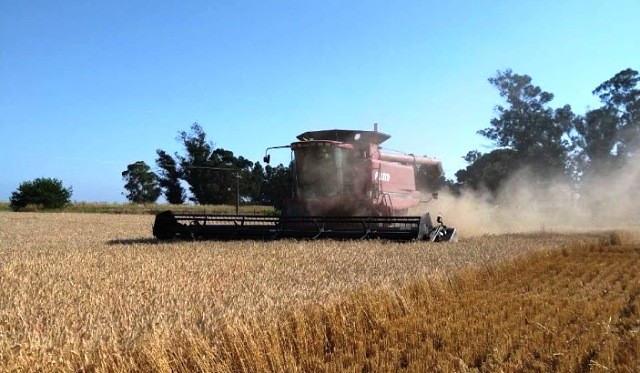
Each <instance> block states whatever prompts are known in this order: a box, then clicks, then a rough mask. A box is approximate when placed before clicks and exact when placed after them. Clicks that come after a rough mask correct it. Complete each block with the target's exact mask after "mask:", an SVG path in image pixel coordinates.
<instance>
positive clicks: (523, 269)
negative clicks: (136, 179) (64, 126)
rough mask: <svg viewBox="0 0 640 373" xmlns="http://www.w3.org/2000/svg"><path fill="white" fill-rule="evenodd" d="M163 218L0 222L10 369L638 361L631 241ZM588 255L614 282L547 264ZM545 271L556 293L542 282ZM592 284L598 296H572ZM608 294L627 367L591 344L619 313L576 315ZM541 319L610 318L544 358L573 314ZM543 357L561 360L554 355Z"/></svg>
mask: <svg viewBox="0 0 640 373" xmlns="http://www.w3.org/2000/svg"><path fill="white" fill-rule="evenodd" d="M152 221H153V217H151V216H145V215H104V214H77V213H59V214H41V213H11V212H0V258H1V262H0V370H1V371H12V370H15V371H23V370H27V371H29V370H31V371H121V370H130V371H150V370H152V371H171V370H174V371H175V370H177V371H194V370H195V371H283V370H284V371H339V370H348V371H388V370H399V369H408V370H414V371H421V370H424V369H426V368H434V369H435V370H440V371H461V370H465V369H474V368H477V369H480V370H489V371H493V370H495V369H498V370H500V369H503V368H504V369H507V370H513V369H515V370H519V369H527V368H529V369H537V370H541V371H544V370H548V369H547V368H554V367H555V368H557V369H563V368H567V369H568V368H571V369H575V368H576V367H577V368H580V369H582V368H585V367H586V368H594V367H598V366H599V365H598V364H600V365H602V366H603V367H611V366H614V367H616V366H622V367H627V368H628V369H627V370H628V371H634V369H632V368H631V367H633V365H628V364H629V363H628V362H631V363H630V364H633V362H637V355H638V353H640V348H639V346H638V340H637V337H636V334H634V333H636V332H637V331H638V326H637V325H635V324H633V323H632V321H630V320H633V318H634V317H635V318H636V319H635V322H636V323H637V321H638V319H637V312H638V310H637V307H638V305H637V303H638V301H637V299H636V298H635V296H636V293H637V290H638V288H639V285H638V277H637V273H638V269H640V268H638V264H637V262H638V260H637V259H638V258H637V256H638V251H639V250H640V249H636V248H635V246H633V245H631V246H629V245H627V246H624V245H623V246H620V245H619V244H621V243H623V242H622V241H624V243H629V242H632V241H633V239H632V238H628V237H627V236H620V235H613V236H612V235H609V234H607V233H597V234H596V233H572V234H560V233H550V232H539V233H531V234H505V235H486V236H474V237H462V239H461V240H460V242H459V243H456V244H437V245H434V244H428V243H421V242H415V243H392V242H386V241H359V242H352V241H349V242H340V241H330V240H323V241H293V240H285V241H273V242H260V241H241V242H211V241H209V242H182V241H176V242H157V241H156V240H155V239H153V238H151V237H150V236H151V234H150V231H151V224H152ZM620 237H622V238H620ZM633 242H635V241H633ZM602 247H606V248H618V249H616V250H619V251H621V252H622V253H623V254H621V255H620V258H618V257H615V256H614V257H615V258H618V259H620V260H622V262H620V263H617V262H615V261H613V262H611V260H610V259H611V258H608V257H602V258H600V257H599V256H598V255H595V254H601V253H602V251H598V250H599V249H598V248H602ZM607 250H608V251H605V252H606V253H609V251H611V250H610V249H607ZM585 253H586V254H585ZM554 255H555V256H554ZM583 257H584V258H585V260H588V259H589V258H592V257H593V258H596V259H594V260H595V261H596V262H595V264H594V263H588V264H589V265H595V266H596V267H598V266H601V267H602V269H601V272H602V271H608V272H615V271H616V270H618V271H620V273H619V274H616V275H612V277H611V276H610V277H603V279H604V280H603V279H601V278H600V277H598V276H600V275H599V274H595V275H593V274H587V275H585V274H581V270H584V269H587V268H589V271H591V269H590V268H591V267H584V268H582V267H576V268H573V267H571V266H568V265H567V266H562V265H560V264H557V266H559V267H558V268H559V269H558V268H556V269H545V268H546V267H545V265H553V264H554V263H560V262H562V259H563V258H564V259H565V260H567V261H568V264H571V263H573V262H574V259H577V258H583ZM550 258H552V259H550ZM567 258H568V259H567ZM615 258H614V259H615ZM545 260H546V262H545ZM531 261H533V262H535V265H531V263H532V262H531ZM565 267H566V268H572V269H570V270H568V269H567V270H568V271H569V272H565V271H564V269H565ZM531 271H534V273H529V272H531ZM535 271H538V272H535ZM549 271H550V272H549ZM554 271H555V272H554ZM634 271H635V272H634ZM587 272H588V271H587ZM548 273H550V274H553V275H555V276H559V278H560V279H559V280H558V283H553V284H551V283H545V282H539V281H536V279H538V278H543V279H545V278H546V277H547V276H546V274H548ZM599 273H600V272H599ZM603 273H604V272H603ZM580 276H587V277H585V278H584V279H581V280H580V281H581V282H582V283H583V284H587V285H586V286H582V287H581V288H574V285H575V284H576V283H577V282H576V281H575V278H582V277H580ZM602 276H603V275H602ZM602 276H601V277H602ZM565 277H566V278H565ZM549 281H551V280H549ZM558 284H560V285H558ZM519 286H520V287H519ZM556 286H560V287H559V288H557V289H556V288H555V287H556ZM563 286H564V287H563ZM622 286H624V289H622V288H621V287H622ZM549 289H551V290H549ZM554 289H555V290H554ZM612 289H614V290H615V291H614V290H612ZM602 291H608V294H611V296H610V299H613V300H615V302H612V303H611V304H609V303H607V302H605V305H606V307H610V308H611V309H612V310H616V309H617V308H616V307H618V308H621V309H626V311H624V312H622V311H621V312H618V313H617V314H616V313H615V312H613V311H612V312H611V314H607V315H609V317H611V320H610V321H608V322H609V324H606V325H609V326H608V327H609V328H610V330H614V326H616V327H617V328H618V329H615V330H617V331H620V330H622V331H624V330H623V329H621V327H620V326H619V321H620V320H621V316H620V315H623V316H624V317H626V318H627V319H629V320H627V321H626V322H627V324H624V325H626V326H628V330H627V332H626V334H625V333H622V334H625V336H624V338H626V339H625V341H627V342H628V344H629V346H631V347H633V349H631V347H629V348H628V349H625V350H624V351H626V353H627V355H628V356H627V355H625V356H626V357H623V358H620V359H618V360H615V359H614V357H612V356H613V355H611V356H609V357H610V358H608V359H602V358H600V355H598V351H599V350H598V349H595V350H593V351H595V352H593V351H591V350H589V349H588V348H587V347H584V346H589V343H590V341H591V339H590V338H596V337H597V336H601V335H600V334H598V332H599V331H600V332H601V331H602V328H605V327H606V325H605V324H602V323H606V322H607V319H606V318H605V319H603V318H599V317H596V318H595V319H593V320H595V321H592V319H589V317H587V316H589V315H587V316H585V317H586V319H585V321H584V322H583V321H582V316H580V314H579V312H578V311H580V310H583V309H587V308H588V309H591V308H589V307H587V308H585V306H584V304H583V303H581V302H582V300H583V299H590V297H594V296H595V297H596V298H597V297H600V298H601V292H602ZM563 292H564V293H563ZM573 292H577V296H576V300H575V301H573V300H572V297H571V296H572V295H574V293H573ZM547 293H548V294H547ZM565 293H566V294H565ZM558 294H565V295H563V296H562V297H558ZM594 294H595V295H594ZM502 295H504V297H498V298H496V299H493V298H495V297H497V296H502ZM468 297H471V298H468ZM556 298H559V299H556ZM560 298H562V299H566V300H565V301H562V300H561V299H560ZM605 300H608V299H605ZM504 302H506V303H504ZM537 302H538V303H540V304H538V303H537ZM587 304H589V303H588V302H587ZM498 305H502V306H501V307H507V310H506V311H504V310H501V309H496V307H498ZM596 306H597V307H599V309H604V308H606V307H605V306H603V305H601V304H600V303H595V302H594V303H593V304H592V305H591V306H590V307H596ZM510 307H513V312H511V311H510V310H509V308H510ZM528 307H529V308H528ZM531 307H533V308H532V309H530V308H531ZM536 307H537V308H539V309H540V310H546V307H551V308H552V309H556V310H557V311H556V312H557V313H562V312H564V311H563V310H564V309H571V310H573V312H574V314H575V315H574V317H575V318H576V319H575V320H578V321H576V323H578V324H580V323H586V324H584V325H592V324H589V323H593V322H596V323H600V324H597V325H598V327H597V328H594V327H593V326H592V327H587V326H584V325H583V326H582V327H585V328H587V331H584V332H581V334H580V333H579V334H580V335H582V337H580V338H577V339H575V340H576V341H578V342H580V343H578V342H576V343H575V345H576V346H578V347H576V348H577V349H576V350H571V349H569V350H567V348H565V349H564V350H563V349H561V348H559V349H558V351H559V352H558V351H555V352H553V351H551V352H550V350H548V349H549V348H551V347H549V346H547V344H549V343H551V342H553V343H559V346H561V347H562V343H560V341H564V342H565V344H566V340H565V339H567V338H569V337H570V335H565V334H566V333H564V332H563V331H561V330H560V329H559V328H561V327H562V325H563V324H561V323H562V322H568V321H567V320H571V319H570V318H569V319H567V320H564V319H562V320H560V319H558V318H557V317H554V316H553V315H546V314H545V313H544V312H540V315H538V313H537V311H536V309H537V308H536ZM624 307H626V308H624ZM523 310H524V311H523ZM501 312H502V313H501ZM523 312H524V314H525V316H523ZM527 312H528V313H527ZM507 314H508V315H511V314H513V315H515V316H513V317H515V319H509V317H506V316H505V315H507ZM481 315H486V316H487V317H489V316H491V315H494V316H495V317H497V318H495V317H494V318H491V317H489V318H488V319H482V318H480V319H478V316H481ZM500 315H503V316H505V318H504V319H505V320H507V321H506V322H505V323H504V326H505V327H508V328H510V330H511V329H512V330H516V331H517V333H521V332H523V331H527V330H529V331H532V332H533V336H532V337H531V341H530V342H528V341H527V340H526V338H525V339H524V340H522V339H521V338H520V339H519V338H518V337H516V336H510V334H508V333H511V332H506V331H502V330H501V329H500V325H501V323H500V322H499V320H500V317H499V316H500ZM576 315H577V316H576ZM616 315H617V316H616ZM592 316H593V315H592ZM525 319H526V320H527V321H526V322H527V323H528V324H526V323H525V324H523V323H524V321H523V320H525ZM509 320H510V321H509ZM558 320H560V321H558ZM575 320H574V321H575ZM625 320H626V319H625ZM616 322H618V324H616ZM611 323H613V324H611ZM523 325H530V327H525V326H523ZM580 325H582V324H580ZM612 325H613V326H612ZM518 327H519V328H520V329H518ZM523 328H524V329H523ZM545 328H546V329H545ZM575 328H577V329H576V330H581V329H579V328H580V326H575ZM545 330H549V332H545ZM572 330H573V329H572ZM504 333H507V334H504ZM562 333H564V334H562ZM594 333H595V334H594ZM612 333H613V332H612ZM622 334H621V335H622ZM506 335H509V336H508V337H505V336H506ZM525 335H526V333H525ZM494 337H496V338H494ZM498 337H500V338H498ZM527 338H528V337H527ZM539 338H542V339H541V340H540V341H539V340H538V339H539ZM545 338H546V339H545ZM547 339H548V340H550V341H551V342H549V341H547V342H545V341H546V340H547ZM569 339H570V338H569ZM540 343H542V345H540V346H538V344H540ZM553 343H551V345H553ZM594 343H595V342H594ZM598 343H599V342H598ZM602 343H604V344H606V343H608V342H607V340H605V341H604V342H602ZM494 344H495V345H494ZM529 344H531V346H529ZM428 346H430V347H428ZM513 346H525V347H520V348H519V349H518V348H515V349H514V347H513ZM536 346H538V347H539V348H540V349H539V351H538V350H536V351H537V352H535V351H529V349H533V350H535V349H536V348H537V347H536ZM611 346H614V347H615V346H617V345H615V344H611ZM564 347H567V346H564ZM583 347H584V349H586V350H587V351H581V350H580V348H583ZM425 348H426V350H425ZM496 349H497V350H496ZM511 350H513V351H514V352H512V353H511V355H510V356H511V357H512V359H511V360H510V359H509V357H507V358H506V359H505V356H506V355H505V354H508V353H509V352H508V351H511ZM549 353H551V354H555V353H559V354H562V355H552V356H557V357H556V358H555V360H554V359H551V360H549V358H548V356H547V355H548V354H549ZM536 354H537V355H536ZM573 355H575V356H573ZM589 356H591V358H589ZM596 356H597V357H598V358H599V360H598V359H596V358H595V357H596ZM607 356H608V355H607ZM634 357H635V358H636V360H633V359H634ZM545 359H546V360H545ZM585 359H586V360H585ZM512 360H513V361H512ZM601 360H604V361H601ZM594 362H595V363H594ZM616 362H618V363H616ZM527 364H529V365H527ZM606 364H609V365H606ZM602 369H604V368H602ZM622 370H624V369H622Z"/></svg>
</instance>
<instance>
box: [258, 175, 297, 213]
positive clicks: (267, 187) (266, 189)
mask: <svg viewBox="0 0 640 373" xmlns="http://www.w3.org/2000/svg"><path fill="white" fill-rule="evenodd" d="M292 191H293V184H292V180H291V166H289V167H285V166H283V165H282V164H279V165H278V166H276V167H272V166H269V165H267V166H266V167H265V176H264V180H263V181H262V185H261V188H260V203H262V204H263V205H271V206H274V207H275V208H276V209H278V210H282V209H283V208H284V200H285V199H286V198H290V197H291V195H292Z"/></svg>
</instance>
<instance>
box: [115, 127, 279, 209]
mask: <svg viewBox="0 0 640 373" xmlns="http://www.w3.org/2000/svg"><path fill="white" fill-rule="evenodd" d="M178 141H179V142H180V144H181V145H182V146H183V148H184V152H183V153H182V154H181V153H178V152H176V153H174V154H173V155H171V154H169V153H168V152H166V151H165V150H162V149H158V150H157V151H156V155H157V158H156V167H157V171H156V172H154V171H152V170H151V167H150V166H149V165H147V164H146V163H145V162H142V161H139V162H135V163H132V164H130V165H128V166H127V170H125V171H124V172H123V173H122V177H123V179H124V180H125V181H126V184H125V190H126V194H125V196H126V198H127V199H128V200H129V201H131V202H134V203H146V202H155V201H156V200H157V199H158V198H159V197H160V196H161V195H163V196H164V198H165V199H166V201H167V202H168V203H170V204H183V203H185V202H186V201H187V200H188V201H191V202H193V203H197V204H201V205H217V204H234V203H235V202H236V199H237V198H238V197H239V198H240V199H241V200H242V201H243V203H251V204H260V205H272V206H275V207H276V208H281V207H282V202H283V201H284V199H285V197H286V194H287V193H288V192H289V191H290V190H291V181H290V180H291V175H290V167H289V166H284V165H282V164H280V165H278V166H275V167H272V166H270V165H267V166H266V167H263V166H262V164H260V162H255V163H254V162H252V161H250V160H248V159H246V158H244V157H243V156H236V155H235V154H233V152H232V151H230V150H227V149H223V148H216V147H215V146H214V144H213V143H212V142H211V141H209V140H207V135H206V133H205V132H204V130H203V128H202V126H200V124H198V123H193V124H192V125H191V127H190V130H189V131H182V132H180V133H179V135H178ZM185 186H186V187H187V188H188V193H187V190H186V189H185ZM238 194H239V195H238ZM187 196H188V197H187Z"/></svg>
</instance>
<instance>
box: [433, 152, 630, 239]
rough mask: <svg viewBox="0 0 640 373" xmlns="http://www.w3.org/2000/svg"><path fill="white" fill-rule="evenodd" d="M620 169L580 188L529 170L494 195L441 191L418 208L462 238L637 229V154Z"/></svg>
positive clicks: (593, 178) (585, 181) (586, 180)
mask: <svg viewBox="0 0 640 373" xmlns="http://www.w3.org/2000/svg"><path fill="white" fill-rule="evenodd" d="M636 154H637V155H636V156H635V157H631V158H630V159H629V160H628V161H627V162H626V164H624V166H622V167H620V168H618V169H615V170H614V169H609V170H608V171H606V172H602V173H600V174H599V175H591V176H585V177H584V179H583V180H582V181H581V183H580V185H579V186H578V187H576V186H573V185H572V184H571V183H570V182H567V181H565V180H560V179H551V180H549V181H545V182H544V183H541V182H536V181H534V180H535V178H534V177H533V176H532V173H531V172H530V170H529V169H526V168H525V169H521V170H519V171H518V172H516V173H515V174H514V175H513V177H511V178H510V179H509V180H508V181H507V182H505V184H504V185H503V187H502V188H501V189H500V190H499V191H498V193H497V195H496V196H492V195H491V193H489V192H488V191H485V192H482V191H480V192H470V191H467V192H463V194H462V195H461V196H459V197H456V196H453V195H451V194H449V193H446V192H441V193H440V195H439V197H438V199H437V200H436V201H431V202H429V203H428V204H425V205H424V206H420V208H421V209H422V211H425V210H426V211H429V212H430V213H431V215H432V216H435V215H437V214H438V213H439V214H441V215H442V216H443V219H444V222H445V224H446V225H448V226H452V227H455V228H457V229H458V232H459V234H460V235H462V236H473V235H479V234H494V233H515V232H534V231H535V232H539V231H551V232H557V231H567V230H580V231H589V230H602V229H610V228H616V229H627V228H631V229H638V227H640V153H636Z"/></svg>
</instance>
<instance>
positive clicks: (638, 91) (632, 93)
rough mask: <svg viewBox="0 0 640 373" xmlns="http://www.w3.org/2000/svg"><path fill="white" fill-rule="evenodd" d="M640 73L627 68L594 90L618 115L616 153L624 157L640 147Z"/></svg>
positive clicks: (609, 108)
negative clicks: (639, 83)
mask: <svg viewBox="0 0 640 373" xmlns="http://www.w3.org/2000/svg"><path fill="white" fill-rule="evenodd" d="M638 82H640V75H638V71H636V70H633V69H630V68H629V69H625V70H622V71H620V72H619V73H617V74H616V75H614V76H613V77H612V78H611V79H609V80H607V81H606V82H604V83H602V84H600V85H599V86H598V87H596V89H595V90H594V91H593V94H595V95H598V97H599V98H600V101H602V103H603V104H604V108H603V109H606V110H608V111H610V112H615V113H616V115H617V117H618V126H617V132H618V135H617V138H616V140H617V142H616V145H615V146H616V149H615V152H616V154H619V155H621V156H623V157H626V156H628V155H630V154H631V153H634V152H635V151H636V150H637V149H638V148H639V147H640V87H638Z"/></svg>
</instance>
